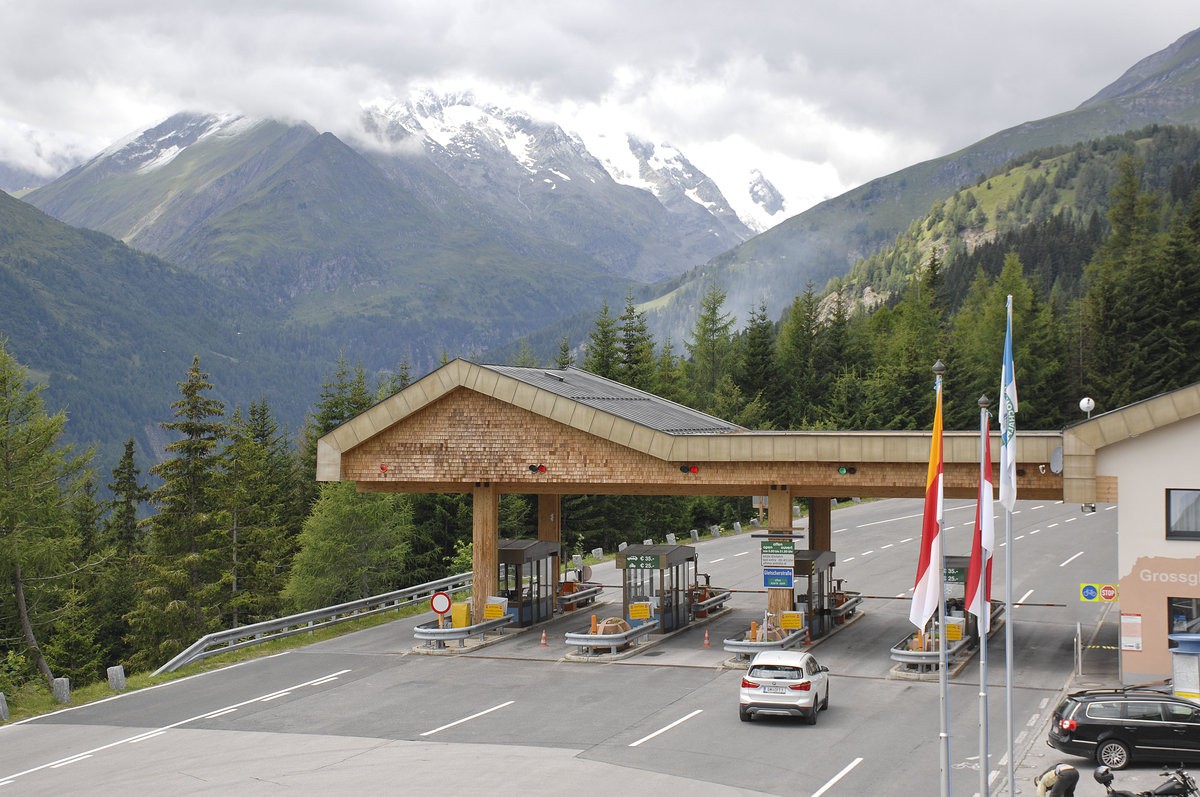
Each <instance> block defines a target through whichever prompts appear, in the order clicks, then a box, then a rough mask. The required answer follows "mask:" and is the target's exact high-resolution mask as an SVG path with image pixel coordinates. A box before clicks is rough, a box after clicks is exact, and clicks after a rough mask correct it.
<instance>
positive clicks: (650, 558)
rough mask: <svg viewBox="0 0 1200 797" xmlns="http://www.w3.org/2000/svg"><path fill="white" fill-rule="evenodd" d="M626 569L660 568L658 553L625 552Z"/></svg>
mask: <svg viewBox="0 0 1200 797" xmlns="http://www.w3.org/2000/svg"><path fill="white" fill-rule="evenodd" d="M625 569H626V570H661V569H662V568H661V567H660V566H659V559H658V554H656V553H630V554H625Z"/></svg>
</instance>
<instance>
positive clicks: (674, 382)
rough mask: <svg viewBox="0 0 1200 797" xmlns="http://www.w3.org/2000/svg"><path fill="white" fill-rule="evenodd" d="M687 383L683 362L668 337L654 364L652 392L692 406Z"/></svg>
mask: <svg viewBox="0 0 1200 797" xmlns="http://www.w3.org/2000/svg"><path fill="white" fill-rule="evenodd" d="M685 385H686V382H685V380H684V376H683V363H682V362H680V359H679V358H678V357H676V356H675V345H674V344H673V343H671V339H670V338H667V339H666V340H665V341H664V342H663V346H662V351H660V352H659V353H658V359H657V360H656V361H655V364H654V389H653V390H651V391H650V392H652V393H654V394H655V395H657V396H661V397H663V398H665V399H667V400H669V401H674V402H676V403H677V404H684V405H688V406H690V403H689V400H688V397H687V395H686V393H685Z"/></svg>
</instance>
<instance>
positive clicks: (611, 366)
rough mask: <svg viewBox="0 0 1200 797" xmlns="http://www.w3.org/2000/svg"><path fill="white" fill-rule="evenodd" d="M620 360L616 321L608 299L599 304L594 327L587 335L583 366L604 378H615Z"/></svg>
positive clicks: (617, 374) (617, 375)
mask: <svg viewBox="0 0 1200 797" xmlns="http://www.w3.org/2000/svg"><path fill="white" fill-rule="evenodd" d="M620 362H621V353H620V349H619V348H618V347H617V322H616V320H614V319H613V317H612V316H611V315H610V314H609V310H608V301H607V300H605V302H604V303H603V304H602V305H601V306H600V315H599V316H597V317H596V325H595V328H593V329H592V332H591V334H590V335H589V336H588V343H587V352H586V354H584V357H583V368H584V370H585V371H591V372H592V373H593V374H595V375H596V376H602V377H604V378H605V379H617V378H618V377H619V375H620V374H619V368H620Z"/></svg>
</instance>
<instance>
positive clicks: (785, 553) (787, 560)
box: [762, 540, 796, 567]
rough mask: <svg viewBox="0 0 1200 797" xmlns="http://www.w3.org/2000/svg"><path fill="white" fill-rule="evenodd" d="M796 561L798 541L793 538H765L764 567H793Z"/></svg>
mask: <svg viewBox="0 0 1200 797" xmlns="http://www.w3.org/2000/svg"><path fill="white" fill-rule="evenodd" d="M795 561H796V543H795V542H794V541H792V540H763V541H762V566H763V567H791V566H792V564H793V563H794V562H795Z"/></svg>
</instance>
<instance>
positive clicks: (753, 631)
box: [750, 620, 758, 642]
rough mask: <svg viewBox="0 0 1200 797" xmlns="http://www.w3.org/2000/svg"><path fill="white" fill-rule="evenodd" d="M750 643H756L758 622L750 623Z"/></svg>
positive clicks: (752, 621)
mask: <svg viewBox="0 0 1200 797" xmlns="http://www.w3.org/2000/svg"><path fill="white" fill-rule="evenodd" d="M750 641H751V642H757V641H758V621H757V620H751V621H750Z"/></svg>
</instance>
